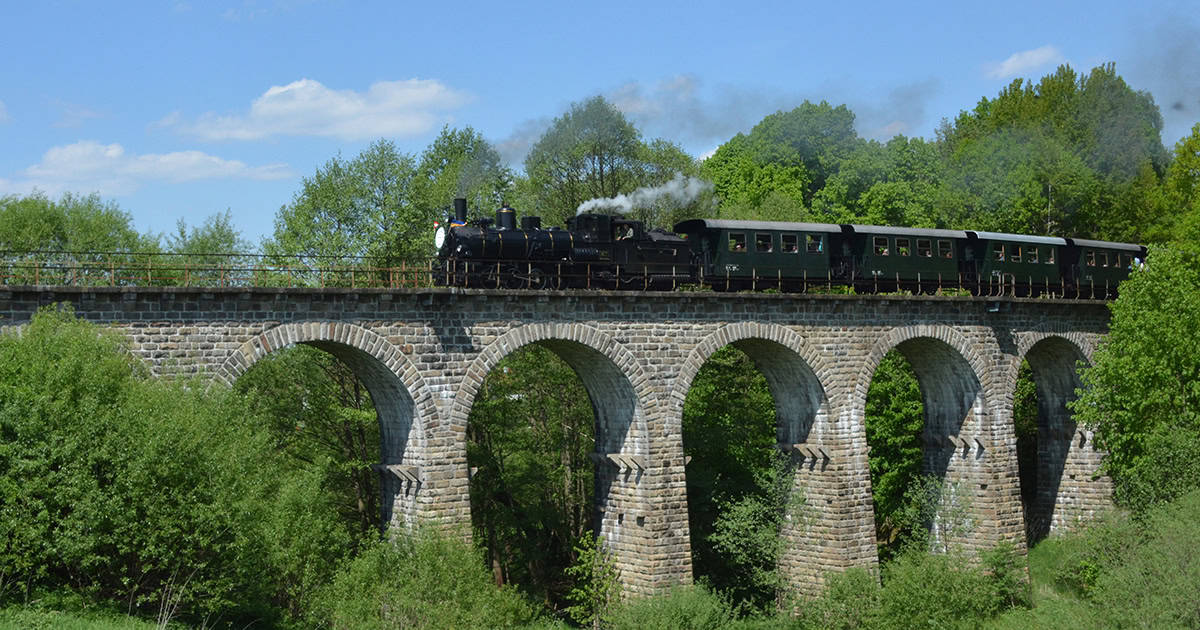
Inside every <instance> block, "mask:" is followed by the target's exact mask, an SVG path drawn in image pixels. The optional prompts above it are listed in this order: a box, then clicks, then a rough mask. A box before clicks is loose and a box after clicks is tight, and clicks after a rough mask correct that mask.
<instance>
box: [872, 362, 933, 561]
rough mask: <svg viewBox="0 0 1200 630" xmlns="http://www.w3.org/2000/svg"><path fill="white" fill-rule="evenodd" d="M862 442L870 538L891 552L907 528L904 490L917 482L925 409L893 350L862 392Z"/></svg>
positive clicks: (908, 369)
mask: <svg viewBox="0 0 1200 630" xmlns="http://www.w3.org/2000/svg"><path fill="white" fill-rule="evenodd" d="M864 420H865V424H866V433H867V444H869V445H870V446H871V457H870V458H869V460H868V465H869V467H870V469H871V494H872V499H873V500H874V503H875V535H876V539H877V540H878V544H879V547H880V549H881V551H883V552H886V553H887V554H894V553H895V552H896V551H897V550H899V548H900V547H901V545H902V544H903V543H905V542H907V540H906V538H907V537H908V536H910V535H911V534H912V533H913V532H912V531H911V530H912V528H913V527H920V526H921V524H920V523H913V522H910V521H909V520H908V519H907V518H906V517H905V514H906V513H908V512H910V511H911V507H910V505H909V504H910V503H911V502H912V500H913V495H912V493H911V492H910V490H911V489H912V488H913V487H914V485H915V484H917V482H918V481H919V479H920V476H921V465H922V461H923V450H922V448H921V433H922V432H923V431H924V429H925V405H924V403H923V402H922V400H921V386H920V384H918V383H917V377H916V375H915V374H914V373H913V371H912V366H911V365H909V363H908V361H907V360H905V358H904V356H903V355H901V354H900V353H899V352H897V351H892V352H889V353H887V354H886V355H884V357H883V360H882V361H880V362H879V367H877V368H875V375H874V376H873V377H872V378H871V387H870V389H868V390H867V406H866V413H865V418H864Z"/></svg>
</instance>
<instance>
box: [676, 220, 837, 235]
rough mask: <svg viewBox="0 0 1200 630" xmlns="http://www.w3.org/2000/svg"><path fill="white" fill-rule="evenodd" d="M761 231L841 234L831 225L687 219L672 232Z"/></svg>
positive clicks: (835, 226) (677, 224)
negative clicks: (706, 230)
mask: <svg viewBox="0 0 1200 630" xmlns="http://www.w3.org/2000/svg"><path fill="white" fill-rule="evenodd" d="M705 229H708V230H763V231H775V232H830V233H835V232H841V231H842V226H840V225H834V224H832V223H788V222H785V221H731V220H727V219H688V220H687V221H681V222H679V223H676V224H675V228H674V231H676V232H683V233H691V232H698V231H700V230H705Z"/></svg>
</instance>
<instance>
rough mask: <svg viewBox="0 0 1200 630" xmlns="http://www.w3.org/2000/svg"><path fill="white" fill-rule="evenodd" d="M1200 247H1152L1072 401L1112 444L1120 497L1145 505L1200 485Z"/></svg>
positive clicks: (1126, 285)
mask: <svg viewBox="0 0 1200 630" xmlns="http://www.w3.org/2000/svg"><path fill="white" fill-rule="evenodd" d="M1198 261H1200V248H1198V247H1197V244H1196V243H1194V242H1193V243H1180V244H1177V245H1175V246H1172V247H1165V248H1155V249H1153V250H1152V251H1151V253H1150V255H1149V257H1148V259H1147V262H1146V270H1145V271H1144V272H1135V273H1134V274H1133V275H1132V276H1131V277H1130V278H1129V280H1127V281H1125V282H1123V283H1122V284H1121V287H1120V297H1118V298H1117V300H1116V301H1114V302H1113V303H1112V305H1111V306H1110V308H1111V309H1112V323H1111V325H1110V331H1109V333H1108V335H1107V336H1106V337H1105V338H1104V340H1103V342H1102V343H1101V345H1100V347H1099V348H1098V349H1097V350H1096V352H1095V354H1094V356H1093V362H1092V365H1091V366H1090V367H1088V368H1086V369H1084V370H1083V372H1082V373H1081V379H1082V381H1083V385H1084V388H1083V390H1082V393H1081V395H1080V396H1079V398H1078V399H1077V400H1076V401H1074V402H1073V403H1071V409H1072V411H1074V413H1075V417H1076V419H1077V420H1078V421H1079V422H1081V423H1083V424H1086V425H1087V426H1089V427H1091V428H1092V429H1094V430H1095V431H1096V439H1097V442H1098V444H1099V445H1100V446H1101V447H1102V448H1104V449H1105V450H1106V451H1107V452H1108V456H1107V457H1106V459H1105V463H1104V470H1105V472H1106V473H1107V474H1108V475H1110V476H1111V477H1112V479H1113V483H1114V488H1115V489H1114V492H1115V496H1114V498H1115V499H1116V500H1117V502H1118V503H1121V504H1123V505H1127V506H1129V507H1132V508H1134V509H1135V510H1139V511H1141V510H1145V509H1147V508H1149V507H1152V506H1154V505H1156V504H1160V503H1164V502H1167V501H1170V500H1172V499H1174V498H1175V497H1178V496H1181V495H1182V494H1184V493H1185V492H1187V491H1188V490H1189V489H1193V488H1196V487H1198V486H1200V464H1198V462H1200V352H1197V350H1196V344H1195V343H1194V339H1195V331H1196V330H1197V327H1198V326H1200V265H1197V262H1198Z"/></svg>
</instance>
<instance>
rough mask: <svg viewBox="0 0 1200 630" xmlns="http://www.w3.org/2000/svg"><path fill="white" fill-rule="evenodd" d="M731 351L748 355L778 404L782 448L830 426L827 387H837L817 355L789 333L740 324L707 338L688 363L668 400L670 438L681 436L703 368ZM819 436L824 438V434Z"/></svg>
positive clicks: (767, 326)
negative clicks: (726, 350)
mask: <svg viewBox="0 0 1200 630" xmlns="http://www.w3.org/2000/svg"><path fill="white" fill-rule="evenodd" d="M727 345H733V346H734V347H736V348H738V349H739V350H742V351H743V352H745V353H746V354H747V356H749V357H750V359H751V360H752V361H754V364H755V366H756V367H757V368H758V370H759V371H760V372H762V374H763V376H764V377H766V379H767V383H768V385H769V386H770V388H771V394H772V396H774V398H775V404H776V413H777V416H778V418H779V424H778V428H777V429H778V434H777V436H776V437H777V441H778V442H779V443H780V444H796V443H801V442H805V441H807V440H808V438H809V435H810V433H812V432H813V428H814V426H816V425H817V424H818V423H820V424H821V425H824V424H825V422H827V421H828V419H829V389H830V387H829V385H828V384H829V383H832V382H833V376H832V372H831V370H830V368H829V366H828V365H827V363H826V361H825V358H824V357H823V356H821V354H820V353H819V352H818V351H817V349H816V348H815V347H813V346H812V345H810V344H806V343H805V342H804V338H803V337H801V336H800V335H799V334H798V333H796V332H795V331H793V330H791V329H790V328H786V327H784V326H780V325H777V324H760V323H755V322H738V323H733V324H726V325H724V326H722V327H720V328H718V329H717V330H716V331H714V332H712V333H710V334H709V335H707V336H706V337H704V339H703V340H701V341H700V343H699V344H697V345H696V347H695V348H693V349H692V351H691V352H690V353H689V354H688V358H687V359H685V360H684V363H683V366H682V368H680V371H679V376H677V377H676V378H675V382H674V383H673V384H672V386H671V389H670V394H669V397H668V399H669V400H670V402H671V408H672V411H673V412H674V413H672V414H671V417H670V418H669V420H668V426H667V427H666V429H667V432H668V434H671V435H680V434H681V433H682V427H681V426H679V424H678V423H679V422H680V421H681V419H682V410H683V404H684V401H685V400H686V399H687V394H688V391H689V390H690V389H691V385H692V381H693V380H695V378H696V374H697V373H699V371H700V368H701V367H702V366H703V365H704V363H705V362H706V361H708V359H709V358H711V357H712V355H713V354H715V353H716V352H717V351H718V350H720V349H721V348H724V347H725V346H727ZM797 385H798V386H799V387H797ZM817 434H818V435H821V436H824V434H825V431H820V432H818V433H817Z"/></svg>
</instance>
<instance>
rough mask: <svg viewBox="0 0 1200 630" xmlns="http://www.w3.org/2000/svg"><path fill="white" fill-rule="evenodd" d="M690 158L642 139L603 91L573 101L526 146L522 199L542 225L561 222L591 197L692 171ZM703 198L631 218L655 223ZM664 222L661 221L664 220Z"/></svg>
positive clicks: (691, 210)
mask: <svg viewBox="0 0 1200 630" xmlns="http://www.w3.org/2000/svg"><path fill="white" fill-rule="evenodd" d="M696 170H697V169H696V165H695V163H694V161H693V160H692V159H691V157H690V156H688V155H687V154H686V153H684V152H683V150H682V149H680V148H679V147H678V146H676V145H674V144H672V143H670V142H667V141H665V140H654V141H651V142H649V143H646V142H643V141H642V137H641V133H640V132H639V131H638V130H637V128H636V127H634V126H633V124H632V123H630V122H629V120H627V119H626V118H625V115H624V114H622V113H621V112H620V110H618V109H617V108H616V107H615V106H614V105H613V104H612V103H610V102H608V101H607V100H606V99H605V98H604V97H602V96H596V97H593V98H590V99H588V100H586V101H583V102H582V103H573V104H572V105H571V109H570V111H568V112H567V113H565V114H563V115H562V116H560V117H558V118H556V119H554V122H553V123H552V124H551V125H550V128H549V129H547V130H546V132H545V133H544V134H542V137H541V138H539V139H538V141H537V142H536V143H534V145H533V146H532V147H531V148H530V149H529V154H528V155H527V156H526V158H525V173H526V175H527V178H526V180H525V181H524V182H523V183H522V184H521V185H520V186H518V188H519V190H520V191H521V193H522V196H523V197H524V199H523V202H524V203H526V204H528V206H530V207H531V208H537V210H538V212H539V213H540V214H541V216H542V222H543V224H545V225H561V224H563V223H564V222H565V221H566V220H567V218H569V217H572V216H574V215H575V212H576V210H577V209H578V208H579V206H580V204H582V203H583V202H585V201H588V200H590V199H597V198H609V197H615V196H617V195H619V194H625V193H629V192H632V191H633V190H635V189H637V188H639V187H643V186H653V185H659V184H663V183H666V182H668V181H670V180H671V179H672V178H674V177H675V176H676V175H677V174H683V175H694V174H696ZM703 205H704V204H703V202H701V203H693V204H690V205H687V206H686V207H680V206H679V205H678V204H663V207H657V208H639V209H635V212H634V214H633V217H634V218H636V219H639V220H642V221H646V222H648V223H650V225H651V226H652V227H657V226H658V222H663V221H670V220H673V219H675V218H680V217H681V216H694V215H695V214H696V210H697V209H698V208H701V207H703ZM663 225H666V224H665V223H663Z"/></svg>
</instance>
